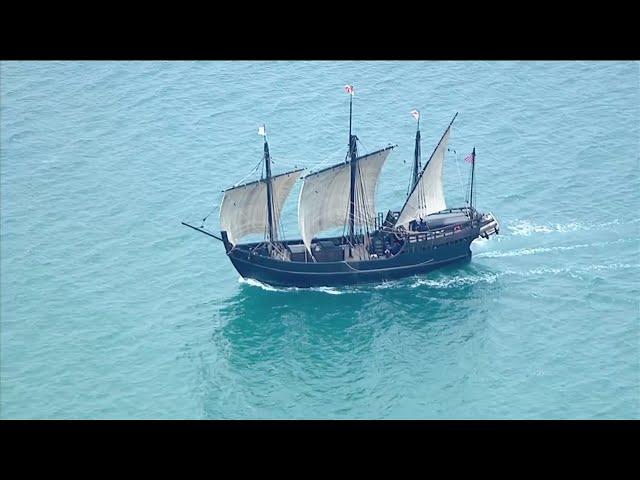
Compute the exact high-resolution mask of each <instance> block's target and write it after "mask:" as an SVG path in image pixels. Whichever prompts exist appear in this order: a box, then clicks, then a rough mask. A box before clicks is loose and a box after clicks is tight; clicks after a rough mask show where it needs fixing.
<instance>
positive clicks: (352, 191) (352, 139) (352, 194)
mask: <svg viewBox="0 0 640 480" xmlns="http://www.w3.org/2000/svg"><path fill="white" fill-rule="evenodd" d="M344 88H345V91H346V92H347V93H348V94H349V154H348V157H349V162H350V163H351V180H350V182H349V239H350V240H351V242H352V243H353V242H354V238H355V218H356V217H355V208H356V175H357V171H356V168H357V164H356V159H357V157H358V149H357V146H356V139H357V137H356V136H355V135H352V134H351V121H352V114H353V85H346V86H345V87H344Z"/></svg>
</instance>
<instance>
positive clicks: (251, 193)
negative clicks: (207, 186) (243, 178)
mask: <svg viewBox="0 0 640 480" xmlns="http://www.w3.org/2000/svg"><path fill="white" fill-rule="evenodd" d="M302 170H303V169H298V170H292V171H291V172H287V173H282V174H280V175H274V176H273V177H271V182H272V187H273V207H274V208H273V214H274V218H273V222H274V225H278V224H279V222H280V212H281V211H282V206H283V205H284V202H285V200H286V199H287V197H288V196H289V194H290V193H291V189H292V188H293V185H294V184H295V183H296V180H298V178H299V177H300V175H301V172H302ZM268 222H269V221H268V218H267V183H266V179H262V180H257V181H255V182H250V183H246V184H244V185H239V186H237V187H232V188H230V189H228V190H225V192H224V198H223V199H222V206H221V207H220V229H221V230H226V231H227V235H228V236H229V241H230V242H231V243H233V244H236V243H237V242H238V241H239V240H240V239H241V238H242V237H244V236H246V235H248V234H250V233H264V232H265V229H266V228H267V227H268Z"/></svg>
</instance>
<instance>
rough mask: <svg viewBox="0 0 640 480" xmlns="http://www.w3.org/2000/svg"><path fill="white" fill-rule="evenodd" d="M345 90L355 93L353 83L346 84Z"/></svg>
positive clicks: (351, 93)
mask: <svg viewBox="0 0 640 480" xmlns="http://www.w3.org/2000/svg"><path fill="white" fill-rule="evenodd" d="M344 91H345V92H347V93H348V94H350V95H353V93H354V92H353V85H345V86H344Z"/></svg>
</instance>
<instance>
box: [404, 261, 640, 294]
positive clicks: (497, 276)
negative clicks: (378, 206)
mask: <svg viewBox="0 0 640 480" xmlns="http://www.w3.org/2000/svg"><path fill="white" fill-rule="evenodd" d="M627 269H640V264H629V263H610V264H597V265H596V264H594V265H588V266H585V267H578V268H572V267H558V268H554V267H537V268H532V269H528V270H522V271H515V270H503V271H500V272H495V273H480V274H476V275H462V276H460V275H456V276H453V277H449V278H442V279H431V278H420V279H418V280H416V281H415V282H414V283H413V284H412V285H411V287H412V288H418V287H425V286H426V287H430V288H456V287H463V286H468V285H475V284H477V283H487V284H491V283H495V282H497V281H499V280H501V279H502V278H504V277H537V276H547V275H569V276H572V277H579V276H580V275H583V274H587V273H590V272H598V271H606V270H627Z"/></svg>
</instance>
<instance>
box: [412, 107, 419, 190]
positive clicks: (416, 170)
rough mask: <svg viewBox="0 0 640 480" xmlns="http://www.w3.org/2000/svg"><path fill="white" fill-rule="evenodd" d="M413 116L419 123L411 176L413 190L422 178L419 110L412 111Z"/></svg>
mask: <svg viewBox="0 0 640 480" xmlns="http://www.w3.org/2000/svg"><path fill="white" fill-rule="evenodd" d="M411 115H413V118H415V119H416V121H417V128H416V147H415V150H414V152H413V173H412V175H411V190H413V188H414V187H415V186H416V183H418V177H419V176H420V167H421V165H420V112H419V111H418V110H412V111H411Z"/></svg>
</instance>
